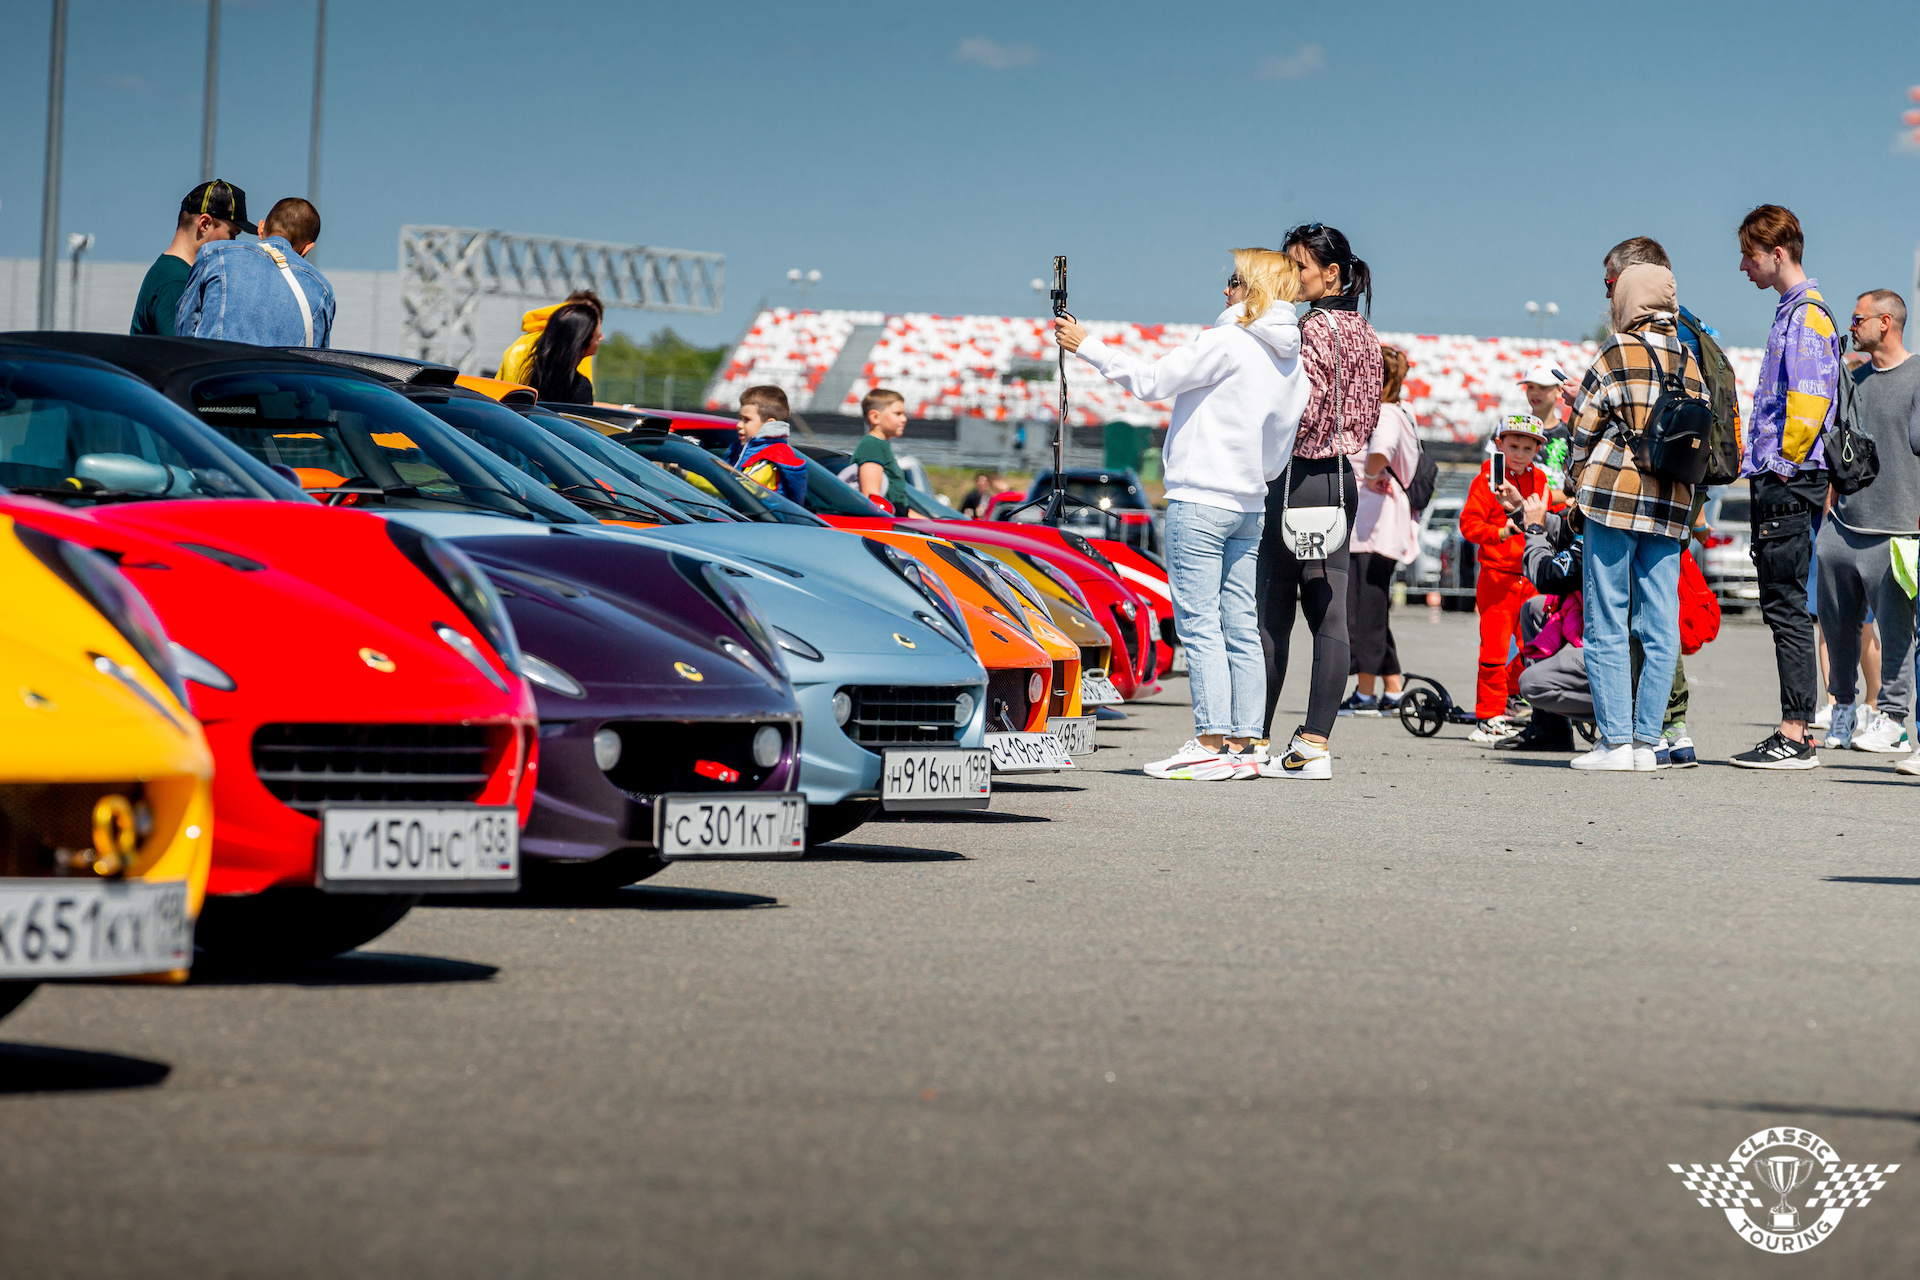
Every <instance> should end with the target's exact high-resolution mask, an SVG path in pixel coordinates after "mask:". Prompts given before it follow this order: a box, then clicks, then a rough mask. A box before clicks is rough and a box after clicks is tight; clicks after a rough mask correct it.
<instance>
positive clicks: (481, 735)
mask: <svg viewBox="0 0 1920 1280" xmlns="http://www.w3.org/2000/svg"><path fill="white" fill-rule="evenodd" d="M512 739H513V730H512V729H511V728H508V727H506V726H498V727H491V726H486V725H459V724H268V725H262V726H261V727H260V729H259V731H258V732H256V733H255V734H254V735H253V771H254V773H255V774H256V775H258V777H259V779H260V781H261V783H262V785H264V786H265V787H266V789H267V790H268V791H270V792H272V793H273V796H274V798H275V799H277V800H279V801H280V802H281V803H282V804H284V805H286V806H288V807H289V808H292V809H298V810H300V812H302V813H314V812H316V811H318V810H319V809H320V807H321V806H322V805H328V804H459V803H462V802H465V801H471V800H474V799H477V798H478V797H479V795H480V792H481V790H482V789H483V788H485V786H486V784H487V779H488V778H489V777H490V776H491V775H492V773H493V765H494V764H495V762H496V761H497V760H498V758H499V755H500V753H501V752H503V751H506V750H508V749H510V747H511V744H512Z"/></svg>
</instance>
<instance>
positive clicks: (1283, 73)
mask: <svg viewBox="0 0 1920 1280" xmlns="http://www.w3.org/2000/svg"><path fill="white" fill-rule="evenodd" d="M1326 67H1327V51H1326V50H1325V49H1322V48H1321V47H1320V46H1319V45H1317V44H1303V45H1301V46H1300V48H1299V49H1298V50H1296V51H1295V52H1293V53H1292V54H1290V55H1288V56H1287V57H1284V58H1262V59H1260V70H1259V72H1258V74H1259V76H1260V78H1261V79H1262V80H1298V79H1299V78H1300V77H1302V76H1310V75H1313V74H1314V73H1315V72H1317V71H1324V70H1326Z"/></svg>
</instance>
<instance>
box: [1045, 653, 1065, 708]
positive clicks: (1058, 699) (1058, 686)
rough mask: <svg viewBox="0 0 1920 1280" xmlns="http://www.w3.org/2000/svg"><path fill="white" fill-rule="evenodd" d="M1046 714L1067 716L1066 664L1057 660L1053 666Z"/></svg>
mask: <svg viewBox="0 0 1920 1280" xmlns="http://www.w3.org/2000/svg"><path fill="white" fill-rule="evenodd" d="M1047 714H1048V715H1050V716H1063V715H1065V714H1067V664H1066V663H1064V662H1061V661H1059V660H1058V659H1055V661H1054V664H1053V694H1052V696H1051V697H1049V698H1048V699H1047Z"/></svg>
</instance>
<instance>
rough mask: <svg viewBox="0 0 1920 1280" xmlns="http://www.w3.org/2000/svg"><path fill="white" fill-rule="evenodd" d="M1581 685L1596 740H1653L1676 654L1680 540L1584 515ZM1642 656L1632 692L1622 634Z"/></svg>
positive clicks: (1661, 719) (1670, 687)
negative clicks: (1589, 699)
mask: <svg viewBox="0 0 1920 1280" xmlns="http://www.w3.org/2000/svg"><path fill="white" fill-rule="evenodd" d="M1582 558H1583V561H1584V565H1585V568H1584V571H1583V577H1584V582H1583V584H1582V585H1583V588H1584V591H1585V606H1586V608H1585V623H1586V635H1585V637H1584V643H1585V645H1586V650H1587V652H1586V659H1587V684H1588V685H1589V686H1590V687H1591V688H1592V690H1593V720H1594V727H1595V729H1596V730H1597V731H1598V736H1599V739H1600V741H1602V742H1604V743H1606V744H1607V745H1608V746H1614V747H1617V746H1619V745H1620V744H1621V743H1624V742H1626V741H1628V740H1629V739H1632V740H1633V741H1635V742H1642V743H1646V744H1648V745H1652V744H1655V743H1657V742H1659V741H1660V732H1661V727H1662V725H1663V723H1664V722H1665V720H1666V716H1667V695H1668V694H1669V693H1671V692H1672V690H1673V668H1674V664H1675V663H1676V662H1678V661H1679V658H1680V543H1679V542H1678V541H1677V540H1675V539H1673V538H1663V537H1661V536H1660V535H1659V534H1655V533H1628V532H1627V531H1626V530H1624V529H1615V528H1611V527H1610V526H1608V525H1604V524H1601V523H1600V522H1599V521H1597V520H1592V519H1589V520H1588V521H1587V532H1586V550H1585V552H1584V554H1583V557H1582ZM1629 636H1631V638H1632V639H1635V640H1638V641H1639V642H1640V649H1641V652H1642V653H1644V654H1645V655H1646V661H1645V663H1644V665H1642V666H1641V668H1640V689H1639V696H1638V698H1636V697H1635V696H1634V692H1635V691H1634V687H1633V665H1632V659H1631V657H1630V656H1629V653H1628V644H1627V642H1628V638H1629Z"/></svg>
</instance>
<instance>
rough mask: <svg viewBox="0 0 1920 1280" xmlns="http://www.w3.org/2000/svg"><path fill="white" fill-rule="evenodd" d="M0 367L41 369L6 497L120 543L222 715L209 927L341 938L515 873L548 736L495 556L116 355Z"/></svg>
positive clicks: (6, 461) (79, 538)
mask: <svg viewBox="0 0 1920 1280" xmlns="http://www.w3.org/2000/svg"><path fill="white" fill-rule="evenodd" d="M0 366H4V367H5V368H6V369H7V370H8V371H9V372H10V373H11V374H12V381H11V383H10V385H11V386H12V387H13V388H14V389H15V390H16V391H19V392H20V394H21V395H22V397H23V398H24V397H25V396H26V394H27V392H26V390H24V389H23V388H24V387H25V386H26V384H27V383H29V382H30V383H32V384H33V386H32V390H33V392H34V396H33V399H34V408H33V413H32V416H33V418H34V419H35V421H33V422H32V423H30V424H28V426H29V429H28V431H27V433H26V435H25V437H23V440H24V441H25V442H27V443H30V444H31V446H32V448H31V451H28V450H27V449H26V447H25V445H24V444H23V446H22V448H19V449H6V450H0V452H3V453H4V455H5V456H4V457H0V487H4V488H6V489H10V490H12V493H11V494H9V495H7V496H4V497H0V509H4V510H5V511H6V513H7V514H8V515H10V516H12V517H13V518H14V519H15V520H17V521H18V522H20V523H21V524H24V525H29V526H33V527H38V528H41V529H44V530H46V531H47V532H49V533H54V534H57V535H58V536H61V537H64V538H68V539H70V540H73V541H75V542H79V543H81V544H83V545H86V546H90V547H94V548H96V549H98V550H100V551H103V552H104V553H106V554H108V555H109V556H110V557H112V558H114V559H116V560H118V562H119V564H120V567H121V569H122V570H123V571H124V572H125V573H126V574H127V576H128V577H129V579H131V580H132V581H134V582H135V583H137V584H138V585H139V587H140V589H141V592H142V593H143V594H144V595H145V596H146V598H147V599H148V600H149V601H150V602H151V603H152V605H153V607H154V609H155V611H156V612H157V613H159V615H160V616H161V618H162V620H163V622H164V623H165V625H166V627H167V631H168V634H169V635H170V636H171V638H172V639H173V641H174V642H175V645H176V652H175V657H176V660H177V666H178V667H179V670H180V672H181V674H182V675H183V676H184V677H185V679H186V680H187V682H188V689H189V691H190V693H191V695H192V698H193V702H194V711H195V713H196V714H197V715H198V716H199V717H200V719H201V721H202V722H203V723H204V725H205V726H206V733H207V740H208V742H209V744H210V745H211V746H212V747H213V751H214V758H215V764H216V769H215V780H214V790H213V797H214V813H215V819H214V847H213V869H212V874H211V877H210V879H209V882H208V898H207V905H206V909H205V911H204V912H203V914H202V915H201V918H200V925H199V929H198V932H197V941H198V943H199V944H200V946H201V947H202V948H203V949H204V950H206V951H207V952H209V953H210V954H220V953H226V954H229V955H235V956H251V957H259V958H267V957H277V958H294V957H299V956H314V955H329V954H334V953H336V952H339V951H344V950H348V949H351V948H352V947H354V946H358V945H359V944H360V943H362V942H365V941H367V940H369V939H371V938H373V937H376V936H378V935H379V934H380V933H382V932H384V931H385V930H386V929H387V928H389V927H390V926H391V925H392V924H393V923H394V922H395V921H397V920H398V919H399V918H400V917H401V916H403V915H404V914H406V912H407V910H408V909H409V908H410V907H411V906H412V905H413V904H414V903H415V902H417V901H418V900H419V897H418V896H419V894H420V893H421V892H423V891H424V890H426V889H429V888H435V889H458V890H461V891H469V892H470V891H474V890H479V889H504V890H511V889H513V888H517V887H518V883H519V875H518V830H519V827H520V826H521V825H522V824H523V823H524V822H525V820H526V816H527V811H528V808H529V806H530V804H531V801H532V797H533V791H534V786H533V782H534V778H533V773H534V768H535V760H536V756H535V753H536V750H537V742H538V739H537V733H536V731H535V719H534V707H533V698H532V694H531V692H530V691H529V690H528V688H527V686H526V683H525V681H524V680H523V679H522V678H521V676H520V675H519V672H518V653H517V649H516V646H515V642H514V639H513V633H512V629H511V624H510V623H508V622H507V621H506V614H505V611H504V609H502V608H501V606H500V602H499V599H498V597H497V596H496V595H495V594H494V593H493V589H492V587H491V586H490V585H489V584H488V583H487V580H486V577H485V575H484V574H481V573H480V572H478V571H477V570H476V569H474V567H473V566H472V564H471V563H470V562H469V561H468V560H467V559H466V557H465V556H464V555H462V554H461V553H460V552H459V551H458V550H456V549H454V548H452V547H450V546H448V545H446V544H444V543H441V542H439V541H437V540H435V539H432V538H429V537H425V536H423V535H421V534H419V533H417V532H415V531H413V530H411V529H408V528H406V527H404V526H400V525H395V524H390V523H389V522H387V521H384V520H381V519H379V518H378V517H375V516H371V515H363V514H359V513H356V512H350V511H341V510H330V509H327V508H325V507H321V506H319V505H317V504H313V503H309V502H304V501H286V500H285V499H286V498H287V497H288V496H289V495H290V494H296V493H297V490H294V489H293V488H292V486H291V485H289V484H286V483H285V482H284V481H282V480H281V479H280V478H279V477H278V476H276V475H275V474H274V473H273V472H271V471H270V470H268V469H267V468H266V467H265V466H263V465H261V464H259V463H257V462H255V461H254V460H253V459H251V458H248V457H247V456H246V455H245V454H243V453H241V452H240V451H239V450H237V449H234V448H232V447H231V446H229V445H227V444H226V443H225V441H224V440H222V439H221V438H220V437H219V436H218V435H217V434H216V433H214V432H212V431H210V430H209V429H208V428H206V427H204V426H203V425H202V424H200V423H199V422H197V421H196V420H195V419H194V418H193V417H192V415H190V414H188V413H186V411H184V410H182V409H180V408H179V407H178V406H176V405H173V404H171V403H169V402H168V401H166V400H165V399H164V398H163V397H161V396H160V395H158V394H157V393H155V392H154V391H153V390H152V389H151V388H149V387H147V386H145V385H143V384H141V383H140V382H139V381H137V380H135V379H133V378H130V377H128V376H127V375H126V374H124V373H122V372H120V371H118V370H114V369H110V368H109V367H108V366H106V365H104V364H101V363H99V362H96V361H93V360H87V359H83V358H76V357H75V356H72V355H64V354H60V353H55V352H48V351H45V350H38V349H34V348H29V347H26V346H24V345H14V344H8V343H0ZM43 409H44V410H46V412H44V413H43V412H42V410H43ZM55 410H59V411H58V412H56V411H55ZM22 494H30V495H44V496H45V497H48V498H51V499H53V501H44V500H41V498H40V497H39V496H20V495H22ZM175 497H177V498H179V499H184V500H166V499H169V498H175ZM269 498H275V499H280V500H279V501H267V500H264V499H269ZM194 499H217V500H194ZM249 499H260V500H249ZM56 503H57V504H58V505H56Z"/></svg>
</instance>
